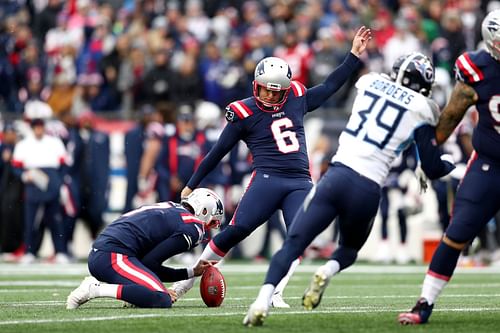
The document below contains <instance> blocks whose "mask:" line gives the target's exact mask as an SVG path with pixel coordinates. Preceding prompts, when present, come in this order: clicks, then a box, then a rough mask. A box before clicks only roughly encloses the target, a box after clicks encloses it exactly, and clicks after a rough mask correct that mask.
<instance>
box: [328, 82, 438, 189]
mask: <svg viewBox="0 0 500 333" xmlns="http://www.w3.org/2000/svg"><path fill="white" fill-rule="evenodd" d="M356 88H357V89H358V93H357V96H356V98H355V100H354V104H353V107H352V114H351V116H350V118H349V121H348V123H347V125H346V128H345V129H344V131H343V132H342V134H341V135H340V138H339V148H338V150H337V152H336V154H335V155H334V156H333V158H332V162H341V163H343V164H345V165H347V166H348V167H350V168H351V169H353V170H355V171H357V172H358V173H360V174H362V175H364V176H365V177H367V178H369V179H371V180H373V181H375V182H376V183H378V184H382V183H383V181H384V179H385V178H386V177H387V174H388V172H389V169H390V167H391V163H392V161H393V160H394V159H395V158H396V157H397V156H398V155H399V154H400V153H401V152H402V151H403V150H405V149H406V148H407V147H408V146H409V145H410V144H411V143H412V142H413V132H414V131H415V129H417V128H418V127H420V126H423V125H432V126H435V125H436V123H437V120H438V117H439V109H438V106H437V105H436V103H434V102H433V101H432V100H430V99H428V98H426V97H425V96H423V95H421V94H419V93H417V92H415V91H413V90H411V89H408V88H406V87H403V86H401V85H399V84H396V83H394V82H393V81H391V80H389V79H386V78H385V77H384V76H382V75H380V74H377V73H369V74H366V75H363V76H362V77H361V78H360V79H359V80H358V82H356Z"/></svg>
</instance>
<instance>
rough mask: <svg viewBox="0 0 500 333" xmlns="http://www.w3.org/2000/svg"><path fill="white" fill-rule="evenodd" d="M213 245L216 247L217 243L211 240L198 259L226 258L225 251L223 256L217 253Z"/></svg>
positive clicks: (219, 259) (218, 259)
mask: <svg viewBox="0 0 500 333" xmlns="http://www.w3.org/2000/svg"><path fill="white" fill-rule="evenodd" d="M213 246H214V247H215V244H213V242H210V243H209V244H208V245H207V246H206V247H205V249H204V250H203V252H202V253H201V255H200V257H199V258H198V261H200V259H204V260H217V261H219V262H220V261H221V260H222V259H223V258H224V255H225V253H224V255H222V256H221V255H219V254H217V253H216V252H215V251H214V250H213V249H212V247H213Z"/></svg>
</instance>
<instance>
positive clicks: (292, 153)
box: [173, 27, 371, 307]
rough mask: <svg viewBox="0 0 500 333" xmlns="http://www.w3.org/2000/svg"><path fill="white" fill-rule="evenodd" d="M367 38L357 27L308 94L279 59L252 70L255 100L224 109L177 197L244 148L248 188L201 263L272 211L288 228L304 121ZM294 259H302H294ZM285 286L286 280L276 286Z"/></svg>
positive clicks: (308, 183) (305, 173)
mask: <svg viewBox="0 0 500 333" xmlns="http://www.w3.org/2000/svg"><path fill="white" fill-rule="evenodd" d="M370 38H371V31H370V29H367V28H365V27H361V28H360V29H359V30H358V31H357V33H356V35H355V36H354V40H353V44H352V49H351V52H350V53H349V54H348V55H347V57H346V59H345V60H344V62H343V63H342V64H341V65H340V66H339V67H338V68H337V69H336V70H335V71H334V72H332V73H331V74H330V75H329V76H328V77H327V79H326V80H325V82H323V83H322V84H319V85H317V86H314V87H312V88H310V89H306V88H305V86H304V85H303V84H301V83H300V82H297V81H292V72H291V70H290V67H289V66H288V64H287V63H286V62H285V61H283V60H282V59H280V58H276V57H269V58H265V59H263V60H261V61H260V62H259V63H258V64H257V66H256V68H255V80H254V82H253V91H254V93H253V95H254V96H253V97H249V98H247V99H244V100H240V101H236V102H233V103H231V104H229V106H228V107H227V108H226V119H227V121H228V124H227V125H226V127H225V128H224V130H223V132H222V134H221V136H220V138H219V140H218V141H217V143H216V144H215V146H214V147H213V148H212V149H211V151H210V152H209V154H208V155H207V156H206V158H205V159H204V160H203V161H202V163H201V164H200V167H199V168H198V170H197V171H196V173H195V174H194V175H193V176H192V177H191V179H190V180H189V182H188V183H187V186H186V187H185V188H184V189H183V191H182V196H185V195H187V194H189V193H190V192H191V189H193V188H196V187H197V186H198V184H199V183H200V182H201V180H202V179H203V178H204V177H205V176H206V175H207V174H208V172H209V171H211V170H213V169H214V167H215V166H216V165H217V164H218V163H219V161H220V160H221V159H222V158H223V157H224V156H225V155H226V154H227V153H228V152H229V151H230V150H231V148H233V147H234V146H235V145H236V143H237V142H238V141H239V140H243V141H244V142H245V143H246V145H247V146H248V148H249V149H250V152H251V154H252V157H253V173H252V176H251V180H250V184H249V185H248V187H247V189H246V191H245V194H244V195H243V197H242V198H241V200H240V202H239V204H238V207H237V208H236V211H235V213H234V215H233V218H232V220H231V221H230V223H229V226H228V227H226V228H225V229H224V230H223V231H222V232H221V233H219V234H218V235H217V236H216V237H215V238H214V239H213V240H212V241H211V242H210V243H209V244H208V245H209V246H207V247H206V248H205V250H204V251H203V253H202V255H201V257H200V258H201V259H221V258H223V257H224V256H225V255H226V253H227V252H228V251H229V250H230V249H231V248H232V247H233V246H235V245H236V244H238V243H239V242H240V241H242V240H243V239H245V238H246V237H247V236H248V235H250V233H252V232H253V231H254V230H255V229H256V228H257V227H258V226H260V225H261V224H262V223H264V222H265V221H267V220H268V219H269V218H270V217H271V215H272V214H273V213H274V212H275V211H276V210H277V209H281V210H282V211H283V216H284V220H285V224H286V225H287V226H289V225H290V224H291V222H292V219H293V216H294V215H295V212H296V211H297V208H298V207H299V206H300V204H301V203H302V201H303V200H304V198H305V196H306V195H307V193H308V192H309V190H310V189H311V187H312V180H311V175H310V173H309V160H308V157H307V151H306V141H305V134H304V116H305V114H306V113H307V112H310V111H313V110H315V109H317V108H318V107H320V106H321V104H322V103H323V102H325V101H326V100H327V99H328V98H329V97H330V96H331V95H332V94H333V93H335V91H337V90H338V89H339V88H340V87H341V86H342V84H344V82H345V81H346V80H347V79H348V78H349V77H350V76H351V75H352V73H353V72H354V71H356V70H358V69H359V68H360V67H361V62H360V60H359V59H358V57H359V55H360V54H361V53H362V52H363V51H364V50H365V48H366V45H367V43H368V41H369V39H370ZM299 255H301V253H299V254H298V255H297V256H296V257H295V258H294V259H297V258H298V257H299ZM295 264H298V260H297V261H296V262H295ZM292 270H293V268H292ZM286 279H288V276H287V278H286ZM193 283H194V279H191V280H189V281H183V282H181V283H177V284H175V285H174V286H173V289H174V290H175V291H176V292H177V294H178V295H179V296H181V295H183V294H184V293H185V292H186V291H187V290H189V289H190V288H191V287H192V286H193ZM284 285H286V280H284V282H283V284H282V285H281V286H282V287H284ZM281 290H282V289H281ZM278 291H280V290H278ZM275 298H276V300H273V305H274V306H277V304H276V303H277V302H278V303H279V305H278V306H280V307H289V306H288V304H286V303H284V302H283V300H282V298H281V294H280V293H277V294H276V297H275Z"/></svg>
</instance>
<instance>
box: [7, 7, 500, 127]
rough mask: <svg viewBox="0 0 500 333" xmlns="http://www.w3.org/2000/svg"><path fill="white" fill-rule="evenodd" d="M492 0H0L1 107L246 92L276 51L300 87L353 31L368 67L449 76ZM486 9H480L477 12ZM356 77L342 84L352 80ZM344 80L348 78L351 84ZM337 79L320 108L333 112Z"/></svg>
mask: <svg viewBox="0 0 500 333" xmlns="http://www.w3.org/2000/svg"><path fill="white" fill-rule="evenodd" d="M498 5H499V3H498V1H497V0H493V1H487V0H483V1H479V0H365V1H362V0H261V1H243V0H211V1H201V0H185V1H180V0H141V1H138V0H137V1H134V0H112V1H103V0H69V1H62V0H4V1H1V2H0V22H1V23H0V78H1V80H2V82H3V83H4V84H2V86H1V88H0V110H2V112H4V111H6V112H12V113H22V111H23V110H24V105H25V103H26V102H27V101H28V100H30V99H41V100H44V101H47V103H48V104H49V105H50V106H51V107H52V109H53V110H54V113H55V114H56V115H59V114H60V113H62V112H64V111H68V110H69V111H71V112H72V113H73V114H74V115H78V114H80V113H82V112H85V111H88V110H91V111H94V112H111V111H112V112H115V113H117V115H118V116H119V117H123V118H130V117H131V115H132V114H133V113H134V111H136V110H137V109H138V108H139V107H140V106H141V105H143V104H152V105H154V106H156V105H157V104H163V103H179V102H181V103H183V102H186V101H192V102H194V101H198V100H205V101H209V102H213V103H215V104H216V105H218V106H219V107H225V106H226V105H227V104H228V103H229V102H231V101H233V100H236V99H240V98H243V97H246V96H248V95H250V94H251V92H252V91H251V84H250V82H251V81H252V79H253V71H254V68H255V64H256V63H257V62H258V61H259V60H261V59H262V58H264V57H266V56H270V55H275V56H278V57H282V58H284V59H285V60H286V61H287V62H288V63H289V64H290V66H291V68H292V72H293V75H294V79H295V80H298V81H301V82H302V83H304V84H305V85H306V86H311V85H314V84H317V83H319V82H321V81H322V80H323V79H324V78H325V76H326V75H328V74H329V73H330V72H331V70H332V69H333V68H335V67H336V66H337V65H338V64H339V62H340V61H342V59H343V58H344V56H345V54H346V52H348V51H349V49H350V42H351V40H352V37H353V35H354V33H355V31H356V29H357V28H358V27H359V26H360V25H366V26H368V27H370V28H371V29H372V31H373V34H374V39H373V41H372V43H371V45H370V49H369V51H368V52H367V55H366V58H367V59H365V63H366V67H367V69H368V70H375V71H386V70H387V69H388V68H390V66H391V65H392V63H393V61H394V60H395V59H396V58H397V57H398V56H400V55H401V54H402V53H408V52H411V51H415V50H418V51H423V52H424V53H427V54H429V55H431V56H432V59H433V61H434V63H435V64H436V65H437V66H438V67H442V68H445V69H446V70H448V71H451V69H452V66H453V63H454V61H455V59H456V58H457V56H458V55H459V54H460V52H462V51H464V50H473V49H475V48H476V46H477V44H478V42H479V40H480V23H481V20H482V18H483V17H484V15H485V12H486V11H487V10H489V9H490V10H491V9H492V8H494V7H495V6H498ZM488 6H489V7H488ZM354 79H355V78H353V81H354ZM351 85H352V82H351ZM349 88H350V85H349V84H347V85H346V86H345V87H344V89H343V91H341V92H339V93H337V94H336V95H335V96H334V97H333V98H332V101H331V103H330V104H329V105H327V106H329V107H335V106H342V104H343V103H344V102H345V100H346V99H345V96H346V94H348V92H349Z"/></svg>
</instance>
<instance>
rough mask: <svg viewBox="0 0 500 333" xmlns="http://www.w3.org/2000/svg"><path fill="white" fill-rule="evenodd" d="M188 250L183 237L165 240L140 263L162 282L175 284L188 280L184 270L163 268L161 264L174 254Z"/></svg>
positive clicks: (177, 236)
mask: <svg viewBox="0 0 500 333" xmlns="http://www.w3.org/2000/svg"><path fill="white" fill-rule="evenodd" d="M189 249H190V246H189V244H188V242H187V241H186V238H185V237H184V236H183V235H180V234H179V235H176V236H174V237H170V238H167V239H166V240H164V241H163V242H161V243H160V244H158V245H157V246H155V247H154V248H153V249H152V250H151V251H150V252H149V253H148V254H146V255H145V256H144V257H143V258H142V259H141V262H142V263H143V264H144V266H146V267H147V268H149V269H150V270H152V271H153V272H154V273H155V274H156V275H158V277H159V278H160V280H161V281H162V282H175V281H181V280H186V279H188V278H189V277H188V273H187V269H186V268H172V267H166V266H163V265H162V263H163V262H164V261H165V260H167V259H168V258H171V257H173V256H174V255H176V254H179V253H183V252H185V251H187V250H189Z"/></svg>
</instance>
